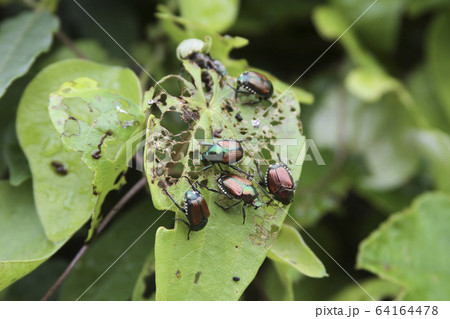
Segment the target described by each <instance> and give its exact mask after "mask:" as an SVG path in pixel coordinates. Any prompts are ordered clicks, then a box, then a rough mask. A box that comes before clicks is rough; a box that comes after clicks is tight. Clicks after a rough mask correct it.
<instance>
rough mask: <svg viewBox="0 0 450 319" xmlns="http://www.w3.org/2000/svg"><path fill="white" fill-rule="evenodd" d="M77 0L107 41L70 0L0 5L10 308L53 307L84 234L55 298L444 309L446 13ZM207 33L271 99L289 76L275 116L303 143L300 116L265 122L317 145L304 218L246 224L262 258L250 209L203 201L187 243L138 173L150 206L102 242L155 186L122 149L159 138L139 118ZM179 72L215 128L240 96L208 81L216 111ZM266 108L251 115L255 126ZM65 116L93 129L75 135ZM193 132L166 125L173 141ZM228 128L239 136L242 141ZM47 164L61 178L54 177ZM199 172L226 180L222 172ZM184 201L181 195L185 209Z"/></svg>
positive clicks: (448, 204) (0, 147)
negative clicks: (270, 91)
mask: <svg viewBox="0 0 450 319" xmlns="http://www.w3.org/2000/svg"><path fill="white" fill-rule="evenodd" d="M78 3H79V4H80V5H81V6H82V7H83V8H84V9H85V10H86V11H87V12H89V14H91V15H92V16H93V17H94V18H95V19H96V20H97V21H98V23H99V24H100V25H101V26H102V27H103V28H104V29H105V30H106V31H107V32H108V33H109V34H110V36H111V37H112V38H113V39H114V40H112V39H111V38H110V37H109V36H108V35H107V34H105V32H104V31H103V30H102V29H101V28H99V27H98V25H96V24H95V23H94V22H93V21H92V20H91V19H90V18H89V17H88V16H87V15H86V13H85V12H84V11H83V10H82V9H81V8H80V7H79V6H78V5H77V4H76V3H75V2H74V1H70V0H66V1H57V0H42V1H18V0H10V1H1V2H0V19H1V22H0V178H1V180H0V290H1V292H0V298H2V299H5V300H39V299H40V298H42V297H43V295H44V294H45V292H46V291H47V290H48V289H49V288H50V287H51V286H52V284H53V283H54V281H55V280H56V279H57V277H58V276H59V274H61V273H62V271H63V270H64V269H65V267H67V265H68V264H69V262H70V260H71V259H72V258H73V257H74V256H75V254H76V253H77V251H78V250H79V249H80V247H81V246H82V245H83V243H84V242H85V240H86V239H89V240H91V239H92V241H91V243H90V247H89V249H88V252H87V253H86V255H85V256H84V257H83V258H82V259H81V261H80V262H79V263H78V264H77V265H76V267H75V268H74V269H73V271H72V272H71V273H70V275H69V276H68V278H67V279H66V280H65V282H64V283H63V285H62V286H61V288H60V289H59V290H58V291H57V292H56V294H55V295H53V296H52V298H53V299H56V300H75V299H78V298H79V297H80V296H82V298H81V300H155V299H156V300H165V299H200V300H205V299H219V300H237V299H240V300H370V299H371V298H374V299H376V300H386V299H397V300H448V299H449V298H450V271H449V270H448V266H447V265H448V263H449V260H448V254H447V250H448V249H447V247H449V245H450V234H449V232H448V229H449V228H450V218H449V217H450V193H449V192H450V165H449V162H450V91H449V90H448V88H449V87H450V58H449V57H450V44H449V42H448V30H450V1H449V0H437V1H429V0H398V1H391V0H378V1H376V2H375V3H374V1H373V0H323V1H315V0H309V1H307V0H305V1H294V0H280V1H276V2H268V3H267V5H260V2H259V1H256V0H248V1H238V0H228V1H198V0H184V1H181V0H179V1H176V0H167V1H148V0H136V1H129V2H126V1H120V0H109V1H107V0H102V1H87V0H86V1H78ZM105 7H107V8H108V10H105ZM118 21H120V23H118ZM350 26H351V27H350ZM205 36H209V37H211V39H212V46H211V55H212V56H213V57H214V58H215V59H218V60H220V61H221V62H222V63H223V64H224V65H225V66H226V67H227V70H228V73H229V75H230V77H227V78H226V79H227V81H231V82H230V83H231V84H232V83H233V82H232V77H236V76H237V75H239V74H240V73H241V72H242V71H244V70H246V69H249V68H252V69H254V70H261V71H262V72H264V73H265V74H268V75H269V77H270V79H271V80H272V82H273V83H274V87H275V89H276V95H277V94H278V95H280V94H281V93H282V92H283V91H284V90H286V89H287V88H289V86H290V84H291V83H293V82H294V81H296V83H295V85H294V86H293V87H292V88H290V90H289V91H288V93H287V94H286V95H285V98H284V99H283V100H282V101H281V102H280V106H279V110H280V111H279V112H281V113H283V111H284V112H288V109H291V110H295V111H292V112H296V113H298V114H300V109H301V125H302V128H303V135H302V134H300V133H299V131H298V125H297V122H296V119H294V117H292V119H291V120H290V121H289V120H285V119H284V118H283V117H281V116H280V113H277V112H278V111H273V112H269V118H268V119H266V120H263V121H267V123H265V122H263V126H264V125H265V124H267V125H270V121H271V120H273V121H275V117H276V116H278V118H276V120H277V121H278V120H279V121H281V123H282V124H283V129H280V128H277V127H276V125H274V130H273V131H272V132H271V134H273V136H272V137H278V138H283V137H289V136H292V135H295V137H296V138H297V139H298V140H299V141H303V142H302V143H304V138H305V137H306V139H311V140H312V141H313V142H314V144H312V145H313V147H310V148H309V149H308V151H306V150H305V152H306V154H303V155H304V156H306V157H305V162H304V163H303V165H299V166H297V167H293V173H294V175H295V177H298V176H300V174H301V180H300V183H299V189H298V190H297V192H296V195H295V201H294V202H293V204H292V205H291V206H290V207H289V208H288V209H289V215H290V216H292V218H289V217H286V214H285V213H284V212H283V211H282V210H281V209H275V208H272V207H271V208H266V209H265V210H264V211H263V210H260V211H259V213H254V212H253V210H252V211H251V213H250V214H251V216H252V217H254V218H255V223H256V221H257V220H258V218H260V219H261V223H263V222H264V223H265V224H264V225H265V227H269V229H270V230H271V231H272V230H273V231H272V232H271V233H270V236H272V235H273V237H271V238H272V239H271V241H270V243H269V244H267V245H265V246H255V245H250V244H249V243H248V241H247V240H246V239H247V237H246V236H247V235H249V234H251V233H252V232H254V226H255V225H254V224H252V221H250V223H249V222H247V224H246V226H245V228H240V226H242V225H240V220H241V216H240V215H239V213H238V212H239V209H237V210H236V211H233V212H231V213H230V214H229V215H228V214H225V213H223V212H222V211H220V210H218V209H217V208H216V207H214V204H213V201H214V196H216V195H211V196H209V194H208V195H207V196H206V195H205V198H206V199H207V200H208V204H209V206H210V209H211V211H212V217H211V221H210V224H209V225H208V226H209V227H210V228H208V226H207V228H206V229H205V230H204V231H202V232H198V233H196V234H195V235H193V236H192V239H191V240H190V241H186V240H185V235H186V228H185V227H184V225H179V224H177V225H176V227H175V228H174V224H173V221H172V217H173V213H167V214H162V212H163V211H164V210H165V209H167V208H169V210H170V211H175V207H171V208H170V202H169V201H168V200H167V197H165V195H163V193H162V192H160V189H159V188H158V187H157V186H156V184H152V181H153V177H152V174H150V172H151V170H152V169H153V168H152V167H146V169H147V172H146V174H144V175H146V176H148V179H149V183H150V187H149V189H150V192H149V191H148V190H145V191H144V190H142V191H140V192H139V193H137V194H136V195H135V196H134V197H133V199H132V200H131V201H129V202H128V203H127V204H126V205H125V207H124V208H123V209H122V210H121V211H120V215H119V216H117V217H116V218H115V219H114V220H113V221H112V223H111V225H109V226H108V227H107V228H106V229H105V230H104V231H103V232H102V233H101V234H100V236H95V229H96V228H97V227H98V224H99V223H100V221H101V220H102V218H103V217H104V215H105V214H106V213H107V212H108V211H110V210H111V208H112V207H113V206H114V205H115V204H116V203H117V202H118V201H119V200H120V199H121V198H123V196H124V194H126V192H127V191H128V190H129V189H130V188H131V187H132V186H133V185H134V184H136V182H137V181H138V180H139V179H140V178H142V176H143V174H142V173H141V172H139V171H137V170H134V169H128V170H127V165H126V163H127V161H129V160H130V159H131V157H130V154H127V153H126V152H125V143H126V142H127V141H128V140H130V139H133V138H135V137H136V136H137V135H138V132H140V131H142V130H145V129H146V130H147V141H148V140H149V139H150V138H151V137H152V134H155V132H157V131H158V128H160V123H158V122H157V119H156V120H155V118H152V117H150V118H149V122H147V121H146V117H148V103H147V101H148V100H149V99H151V98H154V96H156V95H157V94H158V92H157V90H158V87H154V85H155V83H154V81H153V79H156V80H159V79H161V78H163V77H165V76H167V75H169V74H178V73H179V72H180V70H181V68H182V64H181V62H180V61H178V60H177V59H176V55H175V48H176V46H177V45H178V44H179V43H180V42H181V41H182V40H184V39H186V38H192V37H194V38H199V39H202V40H203V39H205ZM334 41H337V42H336V43H335V45H333V46H332V47H331V48H330V45H331V44H332V43H334ZM116 42H117V43H119V44H120V46H119V45H117V43H116ZM125 51H126V52H128V53H129V54H130V56H131V57H132V58H130V56H128V55H127V53H125ZM324 52H326V53H325V54H323V53H324ZM322 54H323V55H322ZM319 57H320V59H318V58H319ZM317 59H318V60H317ZM184 68H185V69H186V70H187V71H188V72H189V74H190V75H191V76H192V79H193V81H194V83H196V84H197V86H196V87H195V86H193V85H192V84H189V85H191V86H189V85H187V88H188V89H190V90H191V91H192V92H194V93H192V97H191V100H190V105H191V106H192V107H193V108H195V109H196V110H199V114H200V122H201V124H202V125H203V127H208V126H209V125H211V124H213V125H214V124H215V122H214V121H215V119H216V120H217V119H218V116H219V115H218V114H220V113H221V109H220V103H221V102H222V101H223V99H225V98H227V97H229V96H231V95H232V93H233V92H232V91H231V90H230V89H229V87H227V86H225V87H220V85H219V84H218V83H219V82H218V81H219V80H218V78H217V76H216V75H214V74H213V75H212V77H213V83H214V84H213V87H214V90H213V91H214V95H213V101H215V102H217V104H214V103H212V106H211V109H210V111H208V112H210V113H208V112H206V111H205V109H207V107H206V106H205V103H206V102H205V101H206V98H205V96H207V94H208V93H204V92H203V91H202V90H198V87H200V86H201V80H200V70H199V69H198V68H196V67H195V66H194V65H192V64H190V63H188V62H185V63H184ZM148 74H150V75H151V76H152V77H153V79H151V78H150V77H149V76H148ZM299 77H300V78H299ZM195 81H196V82H195ZM164 87H165V88H166V89H167V90H168V91H170V92H172V91H176V90H177V87H178V86H177V83H173V82H171V81H167V82H165V83H164ZM98 97H100V98H98ZM207 97H208V96H207ZM170 99H173V100H172V101H174V102H173V105H175V106H176V107H178V110H179V111H181V108H182V105H181V104H177V102H176V101H177V99H176V97H170ZM49 101H50V103H49ZM178 101H179V100H178ZM297 102H299V104H298V103H297ZM91 105H95V111H94V112H91V113H89V112H87V111H86V110H87V109H88V108H90V106H91ZM111 105H114V107H111ZM116 105H121V110H122V111H125V110H126V111H127V113H126V115H125V113H124V112H117V109H116V108H115V106H116ZM66 106H67V107H66ZM208 107H209V106H208ZM234 107H235V108H237V107H239V106H236V105H235V106H234ZM261 111H262V110H260V109H250V108H246V107H242V116H243V118H244V123H246V122H247V123H250V121H251V119H252V118H253V117H254V116H255V115H258V114H259V113H258V112H261ZM72 117H76V118H79V119H82V121H79V122H77V124H76V125H75V124H74V123H73V122H74V121H72ZM152 121H153V122H152ZM155 121H156V122H155ZM221 121H223V122H227V121H228V119H227V118H225V117H224V118H223V119H222V120H221ZM92 123H95V125H97V126H96V128H99V130H98V131H94V130H90V129H89V125H92ZM117 123H120V125H118V124H117ZM124 123H126V125H124ZM130 123H132V124H130ZM149 123H150V124H151V125H148V124H149ZM182 126H183V125H182V123H181V122H180V121H178V122H177V121H174V122H173V123H172V127H171V130H172V131H171V133H173V134H175V133H174V132H178V131H180V130H181V129H182V128H181V127H182ZM106 129H111V130H112V131H113V133H114V135H113V136H114V138H111V137H109V136H105V138H104V144H103V145H102V152H103V156H102V158H101V160H100V161H94V160H92V157H91V154H92V153H93V152H95V151H96V150H97V148H98V146H97V144H98V141H99V139H102V138H103V137H104V136H103V135H104V131H105V130H106ZM67 131H70V132H75V133H76V134H74V135H70V136H64V134H63V133H64V132H67ZM144 132H145V131H144ZM225 133H226V134H225ZM61 134H62V135H63V137H62V138H61ZM206 134H209V133H208V132H206ZM224 134H225V135H227V137H231V136H233V137H235V138H240V137H242V135H241V131H239V129H233V128H231V127H230V128H226V129H225V131H224ZM255 134H256V136H257V137H262V136H263V133H262V132H255ZM285 135H286V136H285ZM74 136H75V137H74ZM265 137H267V136H265ZM142 138H144V137H142ZM192 141H193V139H192ZM192 141H191V142H192ZM302 145H304V144H301V145H299V146H298V149H297V150H296V151H298V152H300V149H301V146H302ZM314 147H317V150H318V152H319V153H320V158H321V159H323V161H324V163H325V165H318V160H319V158H318V157H317V153H316V152H313V150H315V148H314ZM267 152H268V153H270V156H269V157H270V158H272V159H275V157H274V153H273V150H271V149H268V150H267ZM182 162H183V164H184V165H185V167H188V164H187V162H186V161H185V160H184V159H183V161H182ZM52 163H53V164H52ZM54 163H63V165H64V168H65V170H66V171H67V172H66V173H65V174H58V173H57V171H56V165H55V164H54ZM185 169H187V168H185ZM122 172H126V173H122ZM184 172H186V170H185V171H184ZM206 176H207V179H209V181H210V182H212V183H213V182H214V179H213V172H208V173H207V175H206ZM181 186H183V187H181ZM186 187H187V184H184V182H183V183H180V184H179V185H178V184H177V185H175V186H174V187H171V189H170V191H171V192H172V193H173V194H174V195H175V197H176V198H177V199H179V201H181V198H182V197H183V194H184V191H183V190H184V189H185V188H186ZM92 189H94V192H93V191H92ZM213 207H214V209H213ZM286 208H287V207H286ZM161 214H162V217H161V218H160V219H159V217H160V216H161ZM176 214H178V216H181V214H180V213H179V212H176ZM215 214H217V217H216V216H215ZM213 218H214V219H213ZM283 221H284V223H283ZM152 223H155V225H154V226H153V227H150V228H148V229H147V227H148V226H150V225H152ZM180 226H183V227H180ZM158 227H159V229H158ZM221 227H222V228H221ZM173 228H174V230H172V229H173ZM261 229H264V227H262V228H261ZM144 231H146V232H145V233H144V235H143V236H142V238H140V240H139V241H138V242H137V243H136V245H135V246H133V247H131V248H130V250H129V251H127V253H126V254H125V255H124V256H123V257H122V258H121V259H120V260H119V261H118V262H117V263H116V264H114V266H113V267H111V269H110V270H109V271H108V272H107V273H105V275H104V276H102V277H101V278H100V279H99V280H98V281H97V282H95V285H93V286H92V288H91V289H89V290H88V291H87V292H86V293H84V292H85V291H86V289H87V288H89V286H90V285H91V284H92V283H94V281H96V280H97V279H98V278H99V276H100V275H102V273H103V272H104V271H105V270H106V269H107V268H108V267H109V266H110V265H111V264H112V263H113V262H114V261H115V260H116V259H117V258H118V257H119V256H120V255H121V254H122V252H123V251H125V250H126V249H127V247H129V245H130V244H132V243H133V242H134V240H135V239H136V238H138V236H139V235H140V234H142V233H143V232H144ZM201 236H208V237H207V238H208V241H207V244H206V245H205V244H204V242H203V241H204V239H202V238H203V237H201ZM239 236H240V237H239ZM258 236H262V235H261V234H259V235H258ZM275 236H277V237H276V238H275ZM238 238H241V240H240V241H239V246H241V245H242V247H241V249H242V251H243V252H239V253H238V252H235V251H234V250H233V249H234V246H235V245H236V248H237V247H238V245H237V241H238ZM242 238H244V239H242ZM261 238H262V237H260V238H259V239H261ZM174 247H177V248H174ZM321 247H323V249H322V248H321ZM325 251H326V252H325ZM330 256H331V257H332V258H330ZM266 257H268V258H266ZM333 259H334V260H333ZM335 261H336V262H337V263H339V265H340V266H338V265H337V263H336V262H335ZM197 266H198V267H203V268H202V272H201V274H199V271H198V269H197ZM171 267H172V268H173V269H172V268H171ZM341 267H343V268H344V269H345V270H346V271H347V272H348V273H349V274H350V275H351V276H352V277H354V278H355V279H356V280H357V281H358V282H359V283H360V284H361V285H362V286H363V287H364V289H365V290H366V291H367V292H368V294H367V293H366V292H365V291H363V290H362V289H361V288H359V287H358V286H356V285H355V284H354V283H353V281H352V280H351V279H350V278H349V276H348V275H347V274H346V273H345V272H344V271H343V270H342V269H341ZM175 269H176V272H175V271H174V270H175ZM214 271H215V272H214ZM237 275H239V277H240V278H241V281H239V282H234V281H233V280H232V279H231V278H232V277H233V276H237ZM178 276H179V277H178ZM180 278H182V280H178V279H180ZM186 278H187V279H186ZM194 278H196V279H195V280H194ZM193 281H195V282H194V283H193Z"/></svg>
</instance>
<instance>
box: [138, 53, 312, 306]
mask: <svg viewBox="0 0 450 319" xmlns="http://www.w3.org/2000/svg"><path fill="white" fill-rule="evenodd" d="M184 66H185V68H186V70H187V71H188V72H189V73H190V75H191V77H192V79H193V81H194V84H195V87H194V86H193V85H192V84H190V83H189V84H188V85H187V86H186V88H185V91H184V92H185V94H184V95H183V99H180V98H177V97H175V96H171V95H167V93H164V92H162V93H160V94H157V93H155V92H154V89H152V90H150V91H149V92H147V93H146V95H145V98H144V101H148V100H150V99H151V100H153V102H155V103H154V104H153V105H154V107H157V108H159V110H160V111H161V113H162V114H161V116H158V118H156V117H150V118H149V125H148V126H147V128H148V132H147V141H148V143H146V151H145V154H146V155H147V159H146V160H145V164H146V167H145V169H146V173H147V178H148V180H149V185H150V190H151V193H152V199H153V203H154V205H155V207H156V208H158V209H171V210H174V211H176V214H177V216H179V217H180V218H184V216H183V214H182V213H181V212H179V211H178V210H177V209H176V208H175V207H174V206H173V204H172V202H171V201H170V199H169V198H168V197H167V195H166V194H165V193H164V192H163V190H162V189H161V187H166V188H167V189H168V191H169V192H170V193H171V194H173V196H174V197H175V199H177V200H178V201H181V200H182V199H183V198H184V194H185V192H186V191H187V190H188V189H189V184H188V183H187V181H185V179H181V180H177V179H176V178H173V177H177V176H181V175H191V176H195V175H196V172H198V171H199V170H200V169H201V167H202V166H201V163H200V162H199V161H198V162H197V160H198V158H196V157H191V155H189V154H198V152H199V150H200V145H199V142H201V141H202V140H203V139H206V141H210V138H211V131H210V127H211V126H212V128H213V129H214V130H219V131H220V130H222V131H221V133H220V134H221V136H222V138H234V139H236V140H244V139H245V141H243V142H242V143H243V147H244V149H245V151H246V154H247V155H246V156H245V157H244V160H243V161H242V163H241V164H240V165H241V167H242V168H243V169H245V170H247V171H248V170H250V171H251V173H253V174H256V169H255V166H254V164H253V160H254V159H258V160H259V161H260V162H261V165H262V166H263V167H262V168H263V169H265V168H266V167H267V164H266V163H267V162H268V160H270V162H274V161H275V160H278V159H277V155H276V153H280V155H281V156H282V158H285V155H287V158H289V162H287V165H289V166H290V168H291V171H292V174H293V177H294V179H295V180H296V179H298V177H299V175H300V172H301V168H302V163H303V160H304V156H305V147H304V146H305V138H304V137H303V136H302V135H301V133H300V128H299V124H300V123H299V120H298V118H299V115H300V107H299V105H298V102H297V100H296V98H295V95H293V94H292V93H287V94H285V95H283V96H282V98H281V99H280V100H279V101H278V102H277V103H276V105H274V106H273V107H271V108H270V109H268V110H267V111H268V112H266V113H265V110H266V109H267V108H268V107H269V105H270V103H267V102H266V103H264V104H265V105H261V103H260V104H259V105H240V104H239V103H237V102H236V101H235V100H234V90H233V89H232V88H230V85H231V86H234V85H235V83H234V81H235V79H234V78H231V77H228V76H225V77H223V78H222V79H221V80H220V82H223V81H224V82H225V83H223V84H220V82H219V78H218V75H217V74H216V73H215V72H213V71H206V72H208V74H209V76H211V79H212V83H213V84H212V87H211V89H210V90H209V91H208V90H206V89H204V88H203V85H202V81H201V70H200V69H199V68H198V67H197V66H195V65H194V64H192V63H190V62H189V61H185V62H184ZM183 83H184V82H183ZM196 88H199V89H196ZM275 92H276V93H275V97H276V96H277V95H278V94H279V90H278V88H277V87H275ZM161 95H165V96H167V97H166V98H165V102H164V103H163V102H161ZM275 97H274V98H275ZM244 98H245V97H244ZM206 101H208V102H206ZM206 103H208V104H206ZM226 103H229V104H230V106H231V107H232V108H233V110H232V111H231V109H229V108H227V106H226ZM237 113H240V116H241V117H242V121H239V120H237V119H236V114H237ZM263 114H264V115H263ZM265 114H267V115H265ZM260 117H261V118H260ZM259 118H260V119H259ZM193 119H195V120H193ZM255 119H259V120H260V125H259V127H253V126H252V124H251V123H252V120H255ZM174 122H177V123H179V125H180V126H183V127H184V128H183V129H182V130H181V131H180V130H179V131H177V132H173V133H171V131H170V129H169V128H170V124H171V123H174ZM286 139H288V142H289V143H288V144H290V146H289V147H288V148H287V150H286V149H281V147H280V146H276V147H272V145H277V144H278V145H280V144H282V143H283V142H284V143H285V144H286ZM286 151H287V154H286ZM169 176H172V177H169ZM201 176H204V177H205V178H206V179H207V181H208V185H210V187H215V185H217V182H216V177H215V176H214V169H210V170H208V171H206V172H205V173H202V174H201ZM201 181H203V182H204V179H203V177H202V179H201ZM167 182H170V184H167ZM169 185H170V186H169ZM254 185H255V187H256V188H258V185H257V183H255V184H254ZM258 192H259V193H260V197H261V198H262V199H263V200H268V198H267V197H266V196H263V195H262V194H264V192H263V190H261V189H258ZM202 194H203V196H204V198H205V199H206V201H207V203H208V206H209V209H210V211H211V217H210V218H209V222H208V225H207V226H206V227H205V228H204V229H203V230H201V231H199V232H194V233H192V234H191V238H190V240H189V241H188V240H186V235H187V228H186V226H185V225H184V224H182V223H180V222H177V224H176V227H175V229H173V230H167V229H165V228H160V229H159V230H158V232H157V235H156V246H155V257H156V286H157V291H156V299H157V300H174V299H175V300H237V299H239V297H240V295H241V294H242V292H243V291H244V289H245V288H246V287H247V286H248V284H249V283H250V282H251V281H252V280H253V278H254V276H255V275H256V272H257V271H258V268H259V267H260V265H261V264H262V262H263V261H264V259H265V257H266V255H267V253H268V251H269V250H270V247H271V246H272V244H273V241H274V239H275V237H276V235H277V233H278V232H279V230H280V228H281V225H282V223H283V220H284V218H285V215H286V214H285V210H287V209H288V206H285V207H283V208H282V207H280V206H278V205H276V204H275V203H274V204H273V205H270V206H269V207H264V208H259V209H257V210H253V209H250V208H249V209H248V212H247V213H248V217H247V221H246V223H245V225H242V211H241V206H236V207H235V208H234V209H230V210H228V211H226V212H225V211H223V210H222V209H220V208H219V207H218V206H217V205H216V204H215V203H214V201H220V202H223V204H224V205H228V204H229V203H230V204H231V203H232V201H230V200H226V197H225V195H221V194H211V192H208V191H207V190H203V191H202ZM264 198H265V199H264ZM235 276H237V277H240V278H241V280H240V281H239V282H235V281H233V280H232V278H233V277H235Z"/></svg>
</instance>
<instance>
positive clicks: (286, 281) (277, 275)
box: [258, 260, 301, 301]
mask: <svg viewBox="0 0 450 319" xmlns="http://www.w3.org/2000/svg"><path fill="white" fill-rule="evenodd" d="M258 276H259V275H258ZM300 277H301V275H300V274H299V273H298V271H297V270H296V269H294V268H292V267H291V266H289V265H287V264H285V263H281V262H277V261H274V260H272V262H271V263H267V265H265V267H264V273H263V274H262V280H261V284H262V285H263V287H264V292H265V293H266V295H267V297H269V299H270V300H274V301H276V300H282V301H292V300H294V289H293V288H294V287H293V284H294V282H295V281H297V280H298V279H299V278H300Z"/></svg>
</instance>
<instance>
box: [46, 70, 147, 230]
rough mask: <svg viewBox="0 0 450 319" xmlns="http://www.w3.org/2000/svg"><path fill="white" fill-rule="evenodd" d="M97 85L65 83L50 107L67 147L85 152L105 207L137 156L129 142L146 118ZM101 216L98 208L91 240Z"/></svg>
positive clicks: (134, 105) (129, 103)
mask: <svg viewBox="0 0 450 319" xmlns="http://www.w3.org/2000/svg"><path fill="white" fill-rule="evenodd" d="M97 85H98V83H97V82H96V81H94V80H92V79H89V78H79V79H74V80H73V81H71V82H66V83H64V84H63V85H62V87H61V88H60V89H59V90H58V91H56V92H53V93H52V94H50V103H49V106H48V109H49V114H50V118H51V120H52V121H53V124H54V125H55V127H56V130H57V131H58V133H59V134H60V135H61V138H62V141H63V144H64V146H65V148H66V149H68V150H71V151H73V152H80V153H82V154H83V155H82V157H81V160H82V161H83V162H84V163H85V164H86V165H87V167H88V168H89V169H90V170H91V171H93V172H94V181H93V182H92V187H93V189H94V191H95V195H98V203H99V204H100V205H101V203H103V201H104V199H105V197H106V195H107V194H108V193H109V192H110V191H111V190H114V189H117V188H119V187H120V186H121V185H122V184H123V182H124V180H123V178H120V176H121V175H122V176H123V175H124V172H126V170H127V168H128V167H127V164H128V162H129V161H130V159H131V157H132V156H133V155H134V152H133V145H132V144H130V145H128V144H127V141H128V140H130V139H131V138H133V137H134V136H135V135H137V134H139V133H141V131H142V130H143V129H144V125H145V114H143V113H142V111H141V108H140V105H139V104H137V103H135V102H133V101H132V100H131V99H128V98H127V97H126V96H121V95H118V94H116V93H115V92H114V91H113V90H107V89H101V88H99V87H98V86H97ZM99 213H100V207H98V208H96V212H95V213H94V216H93V222H92V227H91V232H90V236H92V234H93V230H94V229H95V228H96V225H97V224H98V214H99ZM90 236H89V237H88V238H90Z"/></svg>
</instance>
